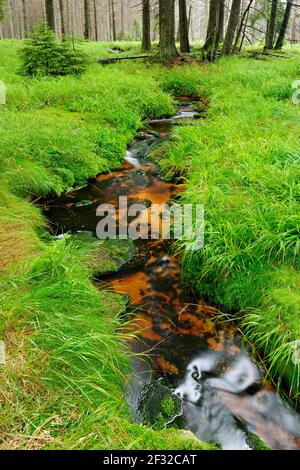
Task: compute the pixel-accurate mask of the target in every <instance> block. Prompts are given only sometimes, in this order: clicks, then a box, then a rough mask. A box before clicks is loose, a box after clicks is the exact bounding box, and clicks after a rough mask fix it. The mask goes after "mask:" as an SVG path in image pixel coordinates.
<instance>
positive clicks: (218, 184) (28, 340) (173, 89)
mask: <svg viewBox="0 0 300 470" xmlns="http://www.w3.org/2000/svg"><path fill="white" fill-rule="evenodd" d="M121 45H122V47H123V49H124V50H126V51H127V50H131V51H135V49H137V48H138V44H134V43H122V44H121ZM21 46H22V43H21V41H12V40H1V41H0V80H3V81H4V82H5V84H6V87H7V104H6V105H3V106H1V107H0V163H1V165H0V249H1V251H0V252H1V255H0V339H1V340H3V341H4V342H5V344H6V349H7V358H8V361H7V363H6V365H5V367H3V366H0V448H3V449H49V448H50V449H108V448H109V449H178V450H179V449H180V450H182V449H196V448H199V449H210V448H212V446H210V445H208V444H202V443H200V442H197V441H195V439H194V438H193V436H192V435H187V434H186V433H185V432H183V431H181V430H175V429H168V430H161V431H156V430H153V429H151V428H147V427H144V426H141V425H138V424H134V423H132V420H131V416H130V412H129V409H128V407H127V404H126V402H125V399H124V390H125V388H126V381H127V377H128V372H129V370H130V367H129V353H128V345H127V339H126V338H125V337H124V335H123V334H122V333H121V331H120V326H121V324H122V321H121V316H122V313H124V309H125V304H124V300H123V299H122V298H121V297H119V296H117V295H115V294H113V293H112V292H110V291H99V290H97V289H96V287H95V286H94V285H93V283H92V275H93V273H94V270H95V261H94V260H95V256H96V252H95V247H93V246H90V245H87V246H85V245H83V244H82V243H79V241H76V238H75V239H74V237H66V238H65V239H63V240H60V241H53V239H52V237H51V236H50V235H49V233H48V231H47V222H46V220H45V218H44V217H43V215H42V214H41V212H40V210H39V209H38V208H37V207H36V205H35V204H34V201H36V200H38V198H40V197H49V198H50V197H53V196H55V195H60V194H62V193H64V192H66V191H68V190H70V189H71V188H74V187H77V186H80V185H82V184H84V183H85V182H86V181H87V180H88V179H89V178H92V177H94V176H96V175H97V174H99V173H101V172H103V171H108V170H110V169H114V168H118V167H119V166H120V165H121V163H122V161H123V159H124V155H125V151H126V148H127V145H128V144H129V143H130V141H131V140H132V139H133V138H134V136H135V135H136V130H137V129H138V128H140V127H141V126H142V125H143V121H144V120H145V119H146V118H159V117H163V116H170V115H172V114H173V113H174V110H175V99H174V98H175V97H176V96H181V95H189V96H200V97H201V98H203V101H204V102H205V104H206V106H207V109H206V114H205V118H204V119H201V120H197V121H195V122H193V123H189V124H188V125H181V126H178V127H177V128H176V131H175V132H174V135H173V137H172V139H171V140H170V141H169V142H168V143H167V144H166V145H164V146H163V148H160V149H159V151H158V150H157V151H156V152H155V153H154V154H153V156H152V158H155V159H156V160H157V161H158V163H159V165H160V167H161V169H162V171H163V172H164V174H166V175H168V177H169V176H172V177H174V178H175V179H176V178H177V177H180V179H182V178H184V181H185V189H186V190H185V193H184V194H183V195H182V199H181V200H182V202H183V203H185V202H193V203H201V204H204V205H205V212H206V230H205V238H206V240H205V246H204V248H203V249H202V250H200V251H197V252H192V253H189V254H185V253H184V244H180V243H179V244H177V245H176V247H175V249H176V252H178V253H180V254H181V255H182V266H183V278H184V282H185V283H186V284H187V285H188V287H189V288H190V289H192V290H193V291H194V292H195V293H197V294H199V296H202V297H204V298H206V299H207V300H209V301H210V302H211V303H212V304H213V305H217V306H218V307H219V308H220V310H222V312H224V319H225V320H227V319H230V318H231V316H233V317H234V319H235V320H236V321H238V322H239V324H240V326H241V327H242V329H243V331H244V334H245V338H246V339H247V340H249V341H250V342H251V344H252V345H253V348H254V349H256V350H257V351H258V352H259V353H260V354H261V355H262V356H263V358H264V361H265V363H266V365H267V366H268V373H269V374H270V376H271V377H272V378H273V379H274V380H275V381H276V383H277V384H278V386H279V387H281V388H282V389H284V390H285V391H286V393H288V394H289V395H290V396H291V397H293V398H294V399H297V398H298V396H299V379H300V368H299V367H300V366H299V364H298V365H297V364H294V363H293V360H292V359H293V352H294V349H293V347H294V344H295V341H296V340H298V339H299V338H300V331H299V330H300V311H299V309H300V307H299V305H300V276H299V248H300V238H299V235H300V211H299V180H300V165H299V163H300V150H299V149H300V134H299V124H300V123H299V118H300V107H297V106H295V105H294V104H292V101H291V94H292V82H293V81H294V80H297V79H300V54H299V53H298V52H297V50H296V49H295V48H293V50H292V52H290V51H289V54H292V55H293V57H292V58H289V57H288V56H287V57H284V58H267V59H265V60H254V59H250V58H249V57H248V56H241V57H230V58H223V59H221V60H218V61H217V62H216V63H215V64H205V65H203V64H195V63H194V64H190V65H184V66H181V67H177V68H172V67H169V66H166V67H164V66H161V65H158V64H156V63H152V62H150V63H148V62H145V63H144V62H141V61H137V62H133V61H130V63H125V62H124V63H119V64H114V65H110V66H107V67H102V66H100V65H99V64H96V63H95V60H94V59H95V57H97V56H103V57H104V56H107V55H108V53H107V50H108V48H109V45H107V44H104V43H103V44H102V43H97V44H96V43H83V44H82V46H81V47H82V48H83V49H84V50H85V52H86V53H87V54H88V56H89V58H90V63H89V66H88V70H87V71H86V72H85V74H83V75H82V76H80V77H73V76H67V77H61V78H47V77H46V78H32V79H30V78H24V77H22V76H21V75H20V74H19V73H18V70H19V67H20V65H19V58H18V57H19V56H18V51H19V49H20V47H21ZM99 262H100V263H101V259H100V261H99ZM103 263H105V259H104V260H103ZM294 362H295V361H294Z"/></svg>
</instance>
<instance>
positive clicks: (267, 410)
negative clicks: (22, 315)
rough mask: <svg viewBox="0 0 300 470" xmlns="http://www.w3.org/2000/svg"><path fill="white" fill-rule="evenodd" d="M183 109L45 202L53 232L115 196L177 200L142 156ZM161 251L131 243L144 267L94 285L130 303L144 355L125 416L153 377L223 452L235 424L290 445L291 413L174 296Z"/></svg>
mask: <svg viewBox="0 0 300 470" xmlns="http://www.w3.org/2000/svg"><path fill="white" fill-rule="evenodd" d="M193 112H194V111H193V108H192V104H191V103H188V102H185V103H184V102H183V103H182V104H181V105H180V107H179V110H178V114H177V116H176V118H174V119H167V120H159V121H155V122H153V123H151V127H152V129H153V130H155V131H156V132H158V133H159V137H153V135H143V140H136V141H134V142H133V143H132V145H131V146H130V147H129V149H128V152H127V155H126V161H125V162H124V164H123V165H122V167H121V169H120V170H118V171H115V172H112V173H110V174H105V175H100V176H99V177H98V178H97V179H96V180H95V181H94V182H92V183H90V184H89V185H88V186H87V187H85V188H83V189H81V190H79V191H74V192H73V193H71V194H68V195H65V196H63V197H62V198H59V199H56V200H53V201H50V202H48V203H47V204H45V206H44V209H45V211H46V213H47V216H48V218H49V220H50V221H51V223H52V225H53V226H54V230H55V231H56V233H57V234H60V233H62V232H65V231H69V230H70V231H72V232H78V231H80V230H90V231H93V232H95V229H96V225H97V223H98V221H99V220H98V219H97V217H96V209H97V207H98V205H99V204H103V203H111V204H114V205H115V206H116V207H117V206H118V199H119V196H127V197H128V200H129V203H130V202H143V203H144V204H145V203H146V204H148V205H147V207H149V205H151V203H156V204H157V203H159V204H161V203H165V202H168V201H169V200H170V199H171V198H172V197H174V196H175V195H177V194H179V193H180V191H182V187H181V186H179V185H175V184H173V183H169V182H167V181H164V180H163V179H162V178H161V177H160V176H159V175H158V170H157V168H156V167H155V165H154V164H153V163H151V162H149V161H147V159H146V157H147V154H148V153H149V151H150V150H151V149H152V148H153V145H155V144H156V143H158V142H160V141H161V140H162V139H164V138H166V137H167V136H168V135H169V134H170V132H171V130H172V126H173V123H174V122H175V121H176V119H185V118H186V117H188V118H191V117H192V115H193ZM82 201H84V204H82ZM168 248H169V245H168V243H167V242H165V243H163V242H161V241H139V242H138V243H137V249H138V252H139V251H141V252H143V264H144V265H143V266H142V267H138V268H136V269H130V270H128V269H127V270H126V271H124V272H119V273H117V274H115V275H112V276H108V277H106V278H105V283H103V282H102V283H99V288H103V285H104V286H105V287H106V286H107V283H108V282H109V283H111V284H112V285H113V287H114V289H115V291H116V292H118V293H121V294H126V295H128V296H130V297H131V308H132V318H133V320H132V323H131V327H130V329H131V331H137V330H138V331H139V334H138V336H139V338H140V341H136V342H134V343H133V344H132V345H131V346H132V349H133V351H136V352H139V353H140V352H148V356H149V359H148V361H146V360H145V359H144V360H143V361H141V360H139V359H138V357H135V356H134V357H133V368H134V376H133V380H132V384H131V387H130V390H129V391H128V396H127V398H128V401H129V403H130V404H131V407H132V410H133V414H134V415H135V418H136V419H138V416H137V408H136V407H137V402H138V396H139V391H140V389H141V387H142V386H143V385H144V384H147V383H149V382H150V381H151V378H152V377H153V376H156V377H161V378H163V380H164V381H165V382H166V383H168V384H170V385H171V386H172V387H173V388H174V389H175V393H177V394H178V395H180V396H181V398H182V400H183V413H184V418H185V422H186V426H187V428H189V429H191V430H192V431H193V432H194V433H195V434H196V435H197V436H198V437H199V438H200V439H202V440H207V441H215V442H218V443H219V444H220V445H221V446H222V447H223V448H226V449H247V448H248V445H247V443H246V435H245V431H244V430H243V429H241V428H240V426H239V425H238V421H237V420H239V423H243V425H244V426H245V427H246V428H247V430H249V431H251V432H255V433H257V434H258V435H259V436H260V437H262V438H263V440H264V441H265V442H266V443H267V444H268V445H270V446H271V447H273V448H274V449H294V448H299V447H300V424H299V417H298V415H296V414H295V412H294V411H292V410H289V409H288V408H287V407H286V406H284V405H283V404H282V402H281V400H280V398H279V397H278V395H276V394H275V393H274V392H273V391H272V390H268V389H267V387H269V386H267V387H266V385H263V374H262V371H261V370H260V369H259V368H258V367H257V366H256V365H255V363H254V362H253V361H252V360H251V358H250V356H249V355H248V354H247V353H246V351H245V349H244V348H243V347H242V346H241V337H240V334H239V332H238V331H237V330H236V329H235V328H234V327H233V326H232V325H230V324H228V323H218V322H216V321H215V317H216V313H217V312H216V310H215V309H214V308H213V307H210V306H207V305H206V304H205V302H201V301H200V300H199V299H194V298H193V297H191V296H190V295H189V294H188V293H187V292H186V291H185V290H184V289H183V287H182V284H181V273H180V267H179V265H178V260H177V259H176V258H174V257H172V256H171V255H170V254H169V250H168ZM269 388H270V387H269Z"/></svg>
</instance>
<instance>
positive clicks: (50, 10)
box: [46, 0, 55, 31]
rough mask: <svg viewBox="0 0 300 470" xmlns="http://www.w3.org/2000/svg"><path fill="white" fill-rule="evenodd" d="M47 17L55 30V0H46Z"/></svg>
mask: <svg viewBox="0 0 300 470" xmlns="http://www.w3.org/2000/svg"><path fill="white" fill-rule="evenodd" d="M46 19H47V23H48V25H49V26H50V28H51V29H53V31H55V12H54V0H46Z"/></svg>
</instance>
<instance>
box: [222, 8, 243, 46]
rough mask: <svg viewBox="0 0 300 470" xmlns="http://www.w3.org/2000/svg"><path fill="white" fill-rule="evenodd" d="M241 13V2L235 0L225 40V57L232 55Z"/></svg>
mask: <svg viewBox="0 0 300 470" xmlns="http://www.w3.org/2000/svg"><path fill="white" fill-rule="evenodd" d="M240 11H241V0H233V1H232V5H231V11H230V16H229V22H228V27H227V31H226V35H225V39H224V46H223V54H225V55H226V54H231V53H232V46H233V40H234V36H235V32H236V28H237V25H238V22H239V17H240Z"/></svg>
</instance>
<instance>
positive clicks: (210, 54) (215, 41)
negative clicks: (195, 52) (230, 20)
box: [202, 0, 221, 62]
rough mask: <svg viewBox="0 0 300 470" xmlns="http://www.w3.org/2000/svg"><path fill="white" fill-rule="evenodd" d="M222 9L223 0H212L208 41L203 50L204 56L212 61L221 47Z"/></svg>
mask: <svg viewBox="0 0 300 470" xmlns="http://www.w3.org/2000/svg"><path fill="white" fill-rule="evenodd" d="M220 11H221V0H210V4H209V17H208V26H207V34H206V41H205V44H204V46H203V48H202V51H203V55H204V57H205V58H206V59H208V60H209V61H211V62H212V61H213V60H214V59H215V57H216V53H217V51H218V47H219V41H220Z"/></svg>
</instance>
